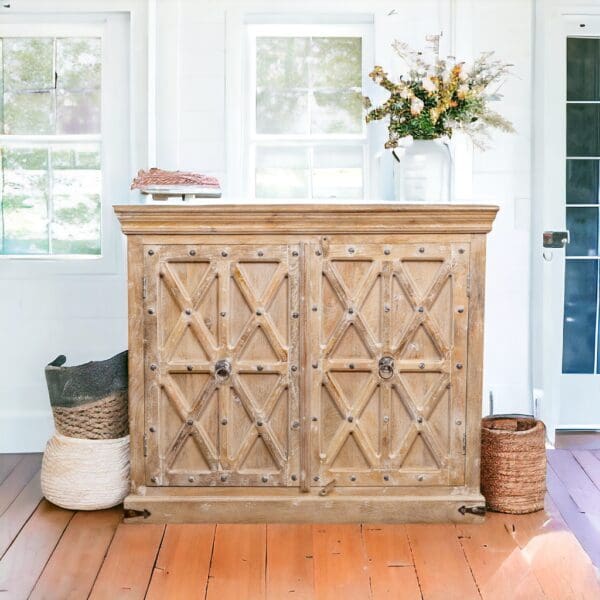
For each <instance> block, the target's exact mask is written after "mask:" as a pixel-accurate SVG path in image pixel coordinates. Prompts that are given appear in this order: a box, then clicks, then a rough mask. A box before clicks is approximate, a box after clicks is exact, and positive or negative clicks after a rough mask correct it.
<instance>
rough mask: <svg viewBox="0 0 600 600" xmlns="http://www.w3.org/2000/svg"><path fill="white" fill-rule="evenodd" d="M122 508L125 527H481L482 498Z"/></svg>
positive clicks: (157, 498) (148, 499)
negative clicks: (259, 525) (146, 524)
mask: <svg viewBox="0 0 600 600" xmlns="http://www.w3.org/2000/svg"><path fill="white" fill-rule="evenodd" d="M171 489H172V488H171ZM124 504H125V522H127V523H481V522H483V520H484V515H485V499H484V498H483V496H482V495H481V494H476V493H473V494H464V495H460V496H457V495H439V496H438V495H431V496H400V495H396V496H393V497H389V496H388V497H386V496H381V495H373V496H369V495H361V496H347V495H337V494H335V493H332V494H331V495H329V496H326V497H321V496H319V495H317V494H312V493H311V494H298V495H295V496H290V495H289V494H281V495H277V494H273V495H269V496H265V495H255V496H254V495H252V494H251V493H247V494H244V495H243V496H234V497H232V496H218V495H213V494H202V493H201V492H198V494H197V495H190V494H185V495H184V494H180V495H178V494H177V493H173V492H170V493H169V494H168V495H167V494H164V495H161V494H157V493H153V494H152V495H145V496H144V495H137V494H132V495H130V496H127V498H125V502H124Z"/></svg>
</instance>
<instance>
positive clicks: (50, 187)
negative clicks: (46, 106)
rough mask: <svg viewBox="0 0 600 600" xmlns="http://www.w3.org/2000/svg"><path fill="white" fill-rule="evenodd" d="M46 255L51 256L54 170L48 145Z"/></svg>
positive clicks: (50, 149)
mask: <svg viewBox="0 0 600 600" xmlns="http://www.w3.org/2000/svg"><path fill="white" fill-rule="evenodd" d="M47 152H48V199H47V201H46V206H47V209H46V210H47V211H48V254H50V255H52V254H53V248H52V246H53V242H52V223H53V222H54V169H53V167H52V146H50V145H48V150H47Z"/></svg>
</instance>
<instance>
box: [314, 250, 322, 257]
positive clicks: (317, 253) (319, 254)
mask: <svg viewBox="0 0 600 600" xmlns="http://www.w3.org/2000/svg"><path fill="white" fill-rule="evenodd" d="M315 254H316V255H317V256H321V254H323V253H322V252H321V250H315Z"/></svg>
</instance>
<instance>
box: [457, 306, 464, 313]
mask: <svg viewBox="0 0 600 600" xmlns="http://www.w3.org/2000/svg"><path fill="white" fill-rule="evenodd" d="M456 312H459V313H464V312H465V307H464V306H459V307H458V308H457V309H456Z"/></svg>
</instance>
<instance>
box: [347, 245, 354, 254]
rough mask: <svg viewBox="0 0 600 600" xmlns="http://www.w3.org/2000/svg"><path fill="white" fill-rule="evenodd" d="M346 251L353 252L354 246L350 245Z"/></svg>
mask: <svg viewBox="0 0 600 600" xmlns="http://www.w3.org/2000/svg"><path fill="white" fill-rule="evenodd" d="M348 252H349V253H350V254H354V248H353V247H352V246H350V248H348Z"/></svg>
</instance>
